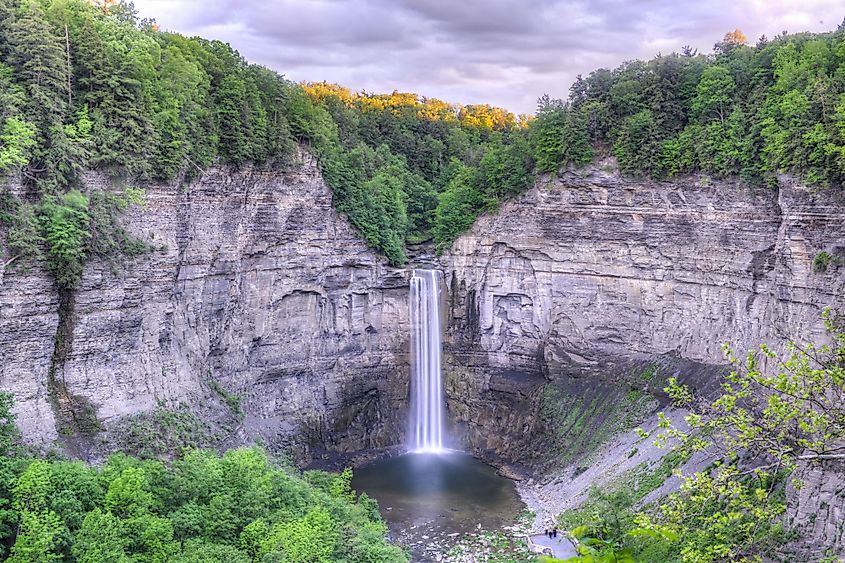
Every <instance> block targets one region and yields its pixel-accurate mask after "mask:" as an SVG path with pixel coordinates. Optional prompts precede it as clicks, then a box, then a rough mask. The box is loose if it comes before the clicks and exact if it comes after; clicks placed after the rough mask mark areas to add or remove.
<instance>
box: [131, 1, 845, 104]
mask: <svg viewBox="0 0 845 563" xmlns="http://www.w3.org/2000/svg"><path fill="white" fill-rule="evenodd" d="M135 6H136V8H137V9H138V12H139V15H140V16H141V17H149V18H155V19H156V20H157V21H158V23H159V24H160V25H161V27H162V29H166V30H171V31H178V32H180V33H183V34H185V35H201V36H203V37H207V38H210V39H220V40H223V41H226V42H228V43H231V45H232V46H233V47H234V48H235V49H237V50H238V51H240V53H241V54H242V55H243V56H245V57H246V58H247V59H248V60H250V61H251V62H256V63H260V64H263V65H266V66H268V67H270V68H273V69H275V70H276V71H278V72H280V73H282V74H284V75H285V76H286V77H287V78H289V79H291V80H295V81H302V80H306V81H321V80H326V81H329V82H337V83H339V84H343V85H344V86H348V87H350V88H352V89H353V90H361V89H364V90H367V91H369V92H391V91H393V90H394V89H396V90H400V91H410V92H417V93H419V94H423V95H426V96H432V97H436V98H440V99H443V100H446V101H449V102H457V103H491V104H494V105H499V106H503V107H506V108H508V109H510V110H511V111H514V112H517V113H522V112H533V110H534V106H535V102H536V100H537V98H538V97H539V96H540V95H542V94H543V93H548V94H550V95H552V96H554V97H566V96H567V94H568V91H569V86H570V85H571V84H572V81H573V80H574V78H575V76H577V75H578V74H579V73H580V74H585V75H586V74H588V73H589V72H590V71H591V70H593V69H595V68H598V67H602V66H605V67H614V66H616V65H618V64H619V63H621V62H622V61H625V60H628V59H633V58H650V57H652V56H654V55H656V54H657V53H659V52H662V53H670V52H672V51H676V50H680V48H681V47H682V46H683V45H690V46H692V47H695V48H697V49H699V50H700V51H703V52H710V51H711V50H712V47H713V44H714V43H715V42H716V41H718V40H719V39H720V38H721V37H722V36H723V35H724V33H725V32H726V31H729V30H732V29H734V28H737V27H738V28H740V29H742V30H743V31H744V32H745V33H746V35H747V36H748V37H749V39H750V40H751V41H752V42H755V41H756V39H757V38H758V37H759V36H760V35H762V34H764V33H765V34H767V35H769V36H770V37H771V36H772V35H776V34H778V33H780V32H781V31H783V30H788V31H789V32H790V33H794V32H798V31H823V30H824V31H826V30H831V29H835V28H836V26H837V25H838V24H839V23H840V22H841V21H842V18H843V16H845V0H793V1H790V0H699V1H696V2H683V1H681V0H637V1H627V2H626V1H621V0H595V1H589V0H586V1H576V0H135Z"/></svg>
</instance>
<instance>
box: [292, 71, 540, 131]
mask: <svg viewBox="0 0 845 563" xmlns="http://www.w3.org/2000/svg"><path fill="white" fill-rule="evenodd" d="M302 87H303V88H304V89H305V91H306V92H307V93H308V95H309V96H310V97H311V99H312V100H314V101H315V102H318V103H326V102H328V101H330V100H332V99H334V100H338V101H340V102H342V103H343V104H345V105H347V106H349V107H357V108H358V109H360V110H361V111H362V112H368V111H390V112H392V113H394V114H400V113H403V112H404V111H405V110H407V109H408V108H414V109H415V110H416V116H417V117H418V118H419V119H423V120H427V121H442V122H446V123H458V124H460V125H461V126H463V127H466V128H474V129H484V130H494V131H506V130H510V129H513V128H515V127H517V126H519V127H524V126H525V124H526V123H527V121H528V119H527V117H524V116H521V117H520V118H519V119H518V118H517V117H516V116H515V115H514V114H513V113H511V112H509V111H508V110H506V109H504V108H500V107H495V106H491V105H488V104H479V105H461V104H450V103H448V102H444V101H443V100H438V99H437V98H428V97H425V96H420V95H419V94H415V93H413V92H399V91H397V90H394V91H393V92H392V93H390V94H375V93H369V92H365V91H361V92H353V91H351V90H350V89H349V88H345V87H343V86H339V85H337V84H329V83H327V82H306V83H303V84H302Z"/></svg>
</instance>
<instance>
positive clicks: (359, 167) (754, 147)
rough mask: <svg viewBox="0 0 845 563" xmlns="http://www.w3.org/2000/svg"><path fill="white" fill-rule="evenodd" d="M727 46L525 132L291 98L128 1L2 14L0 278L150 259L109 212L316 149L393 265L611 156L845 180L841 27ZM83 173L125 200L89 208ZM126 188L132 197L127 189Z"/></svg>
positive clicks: (668, 173) (651, 166)
mask: <svg viewBox="0 0 845 563" xmlns="http://www.w3.org/2000/svg"><path fill="white" fill-rule="evenodd" d="M747 43H748V41H747V39H746V38H745V36H744V35H743V34H742V33H741V32H740V31H738V30H737V31H734V32H730V33H728V34H726V35H725V37H724V38H723V40H722V41H720V42H718V43H717V44H716V45H715V47H714V51H713V53H711V54H702V53H697V52H696V51H694V50H692V49H689V48H684V49H682V51H681V52H680V53H671V54H668V55H658V56H657V57H655V58H653V59H652V60H650V61H630V62H626V63H624V64H622V65H621V66H619V67H618V68H616V69H613V70H609V69H599V70H596V71H594V72H592V73H590V74H589V76H587V77H580V76H579V77H578V79H577V80H576V82H575V83H574V84H573V85H572V87H571V89H570V94H569V96H568V98H567V99H566V100H560V99H555V98H552V97H549V96H547V95H545V96H543V97H541V98H540V100H539V104H538V109H537V113H536V116H520V117H517V116H514V115H513V114H512V113H510V112H508V111H506V110H504V109H501V108H496V107H492V106H488V105H467V106H462V105H455V104H449V103H446V102H443V101H440V100H436V99H433V98H426V97H423V96H420V95H417V94H412V93H400V92H393V93H392V94H370V93H365V92H359V93H355V92H351V91H350V90H348V89H346V88H343V87H340V86H336V85H331V84H326V83H312V84H296V83H293V82H291V81H289V80H286V79H285V78H284V77H283V76H282V75H280V74H279V73H277V72H276V71H273V70H270V69H267V68H264V67H261V66H258V65H254V64H250V63H249V62H248V61H246V60H244V58H243V57H241V56H240V54H239V53H238V52H237V51H236V50H234V49H233V48H232V47H231V46H229V45H228V44H225V43H222V42H220V41H209V40H206V39H202V38H199V37H192V38H187V37H184V36H182V35H179V34H178V33H172V32H165V31H161V30H160V29H159V28H158V26H157V24H156V23H155V22H154V21H150V20H139V19H138V17H137V16H136V13H135V11H134V8H133V6H132V4H131V2H122V1H121V2H109V3H106V4H103V5H97V4H94V3H91V2H89V1H87V0H40V1H35V0H0V100H2V103H0V172H3V173H5V174H6V175H7V177H8V176H12V177H13V176H14V175H17V174H19V175H20V177H21V178H22V179H23V181H24V183H25V184H26V185H27V186H29V189H30V191H31V193H32V194H33V197H30V198H26V201H22V200H20V199H18V198H16V197H14V196H12V195H11V194H10V193H8V192H7V191H6V192H4V193H2V195H0V223H2V227H3V230H4V231H5V232H6V239H7V244H6V246H7V256H6V257H5V259H4V262H13V261H17V262H26V260H27V259H28V258H32V257H36V258H37V257H41V256H43V257H45V258H46V259H47V263H48V265H49V266H50V269H51V271H52V272H53V273H54V276H55V278H56V281H57V283H58V285H59V286H60V287H66V288H72V287H74V286H75V285H76V283H77V282H78V280H79V276H80V273H81V265H82V263H83V262H84V260H85V259H86V258H87V257H89V256H92V255H108V254H120V253H124V254H130V255H131V254H140V253H143V252H144V251H145V250H147V249H146V248H145V246H144V244H143V242H142V241H138V240H136V239H134V238H133V237H131V236H130V235H128V234H127V233H126V232H124V231H123V230H122V229H121V228H120V222H119V215H120V213H121V212H122V210H123V209H125V208H126V207H127V206H128V205H130V204H132V203H133V202H137V201H140V199H141V198H142V195H143V193H142V190H137V187H138V186H143V185H144V183H145V182H150V181H171V182H173V181H176V182H190V181H191V180H192V179H194V178H196V177H197V176H198V175H199V174H201V173H202V171H203V170H204V169H205V168H206V167H208V166H211V165H214V164H228V165H232V166H235V167H241V166H246V165H248V164H249V165H255V166H262V167H275V168H279V169H284V168H285V167H287V166H289V165H290V164H291V163H292V161H293V159H294V155H295V154H296V146H297V144H299V145H305V146H308V147H310V150H311V151H313V152H314V153H315V154H316V155H317V157H318V159H319V162H320V166H321V168H322V171H323V175H324V177H325V179H326V181H327V183H328V184H329V186H330V187H331V188H332V190H333V192H334V204H335V206H336V208H337V209H338V210H340V211H341V212H343V213H345V214H346V215H347V216H348V217H349V219H350V220H351V222H352V223H353V224H354V225H355V227H356V228H357V229H358V230H359V231H360V233H361V234H362V236H363V238H364V239H365V240H366V241H367V242H368V244H370V246H372V247H373V248H375V249H377V250H378V251H379V252H381V253H382V254H384V255H385V256H386V257H387V258H388V259H389V261H390V262H391V263H392V264H394V265H399V264H402V263H404V261H405V247H406V245H407V244H409V243H418V242H423V241H429V240H433V241H434V242H435V244H436V245H437V247H438V248H439V249H444V248H446V247H447V246H448V245H449V244H450V243H451V241H452V240H454V239H455V238H456V237H457V236H458V235H460V234H461V233H462V232H464V231H465V230H466V229H468V228H469V227H470V226H471V225H472V223H473V222H474V220H475V218H476V217H477V216H478V215H480V214H482V213H485V212H491V211H494V210H495V209H496V208H497V206H498V205H499V204H500V203H501V202H502V201H504V200H506V199H508V198H510V197H512V196H513V195H515V194H518V193H520V192H522V191H524V190H526V189H527V188H528V187H530V186H531V185H532V184H533V179H534V177H535V175H537V174H540V173H556V172H557V171H558V170H560V169H561V168H563V167H568V166H576V167H577V166H583V165H586V164H589V163H591V162H594V161H596V160H597V159H601V158H605V157H607V156H610V155H612V156H614V157H615V159H616V162H617V163H618V168H619V170H620V171H621V172H622V173H624V174H628V175H633V176H650V177H654V178H666V177H672V176H675V175H679V174H687V173H703V174H708V175H712V176H714V177H738V178H740V179H741V180H742V181H743V182H744V183H746V184H750V185H761V184H762V185H770V186H774V185H776V183H777V175H778V174H780V173H782V172H790V173H793V174H796V175H798V176H799V177H801V178H802V179H803V180H804V181H806V182H807V183H810V184H814V185H819V186H825V187H831V188H833V189H840V188H841V186H842V182H843V179H844V178H845V30H843V28H842V27H840V28H839V29H838V30H836V31H834V32H830V33H825V34H809V33H802V34H797V35H787V34H783V35H779V36H777V37H775V38H772V39H767V38H765V37H762V38H760V39H759V40H758V41H757V43H756V45H754V46H749V45H748V44H747ZM86 169H100V170H104V171H108V172H109V173H110V174H111V175H112V176H113V178H114V179H115V183H116V184H118V185H123V186H126V187H128V188H132V189H130V190H126V191H125V193H124V196H122V197H120V198H116V197H115V196H112V195H110V194H96V193H81V192H80V191H79V189H80V187H81V184H80V174H81V172H82V171H83V170H86ZM133 190H134V191H133Z"/></svg>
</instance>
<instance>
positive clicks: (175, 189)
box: [0, 154, 409, 460]
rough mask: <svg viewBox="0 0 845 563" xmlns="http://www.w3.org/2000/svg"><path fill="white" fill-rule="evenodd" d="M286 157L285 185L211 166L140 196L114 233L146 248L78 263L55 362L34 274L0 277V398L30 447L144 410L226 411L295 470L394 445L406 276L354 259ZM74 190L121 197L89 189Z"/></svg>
mask: <svg viewBox="0 0 845 563" xmlns="http://www.w3.org/2000/svg"><path fill="white" fill-rule="evenodd" d="M302 159H303V162H302V164H301V165H298V166H295V167H294V168H293V169H292V170H291V171H290V172H287V173H284V174H280V173H278V172H269V171H261V170H255V169H244V170H240V171H235V170H231V169H228V168H215V169H211V170H208V171H207V172H205V173H204V174H203V175H202V177H201V178H200V179H198V180H197V181H195V182H193V183H192V184H191V185H188V186H182V187H180V186H172V185H152V186H147V187H146V205H145V207H144V208H132V209H131V210H130V211H129V215H128V216H127V220H128V229H129V231H130V232H132V233H133V234H135V235H138V236H140V237H141V238H142V239H144V240H145V241H147V242H148V243H149V244H150V245H151V246H152V247H153V248H154V250H153V251H152V252H148V253H145V254H143V255H141V256H138V257H136V258H131V259H124V258H121V259H118V260H115V261H112V262H109V261H91V262H89V263H88V264H87V265H86V267H85V271H84V275H83V279H82V283H81V285H80V287H79V289H78V290H77V291H76V292H74V295H73V304H72V305H73V306H72V308H70V310H69V311H67V314H68V315H70V316H69V317H62V318H63V319H64V320H65V321H67V323H68V325H67V326H69V338H64V339H61V338H60V339H59V340H63V343H62V345H61V346H64V347H65V348H64V349H63V353H62V354H59V355H60V356H62V357H61V361H60V362H57V361H56V359H57V354H56V342H57V338H56V336H57V327H58V326H59V321H60V315H59V310H60V307H59V296H58V293H57V291H56V290H55V288H54V287H53V285H52V282H51V280H50V277H49V276H48V275H47V273H46V272H45V271H44V269H43V267H42V266H41V265H39V264H30V265H29V266H28V268H12V269H9V270H7V271H6V272H5V276H4V281H3V284H2V286H0V356H2V362H0V388H2V389H4V390H9V391H12V392H13V393H14V394H15V396H16V400H17V405H16V408H15V410H16V412H17V414H18V422H19V425H20V426H21V428H22V430H23V433H24V435H25V436H26V437H27V439H28V440H30V441H33V442H39V443H51V442H53V441H55V440H56V439H57V438H58V437H59V436H58V432H59V429H60V428H62V421H61V420H57V417H58V418H62V417H63V416H65V415H66V414H67V413H63V410H66V409H67V408H71V409H73V408H76V409H77V410H78V409H79V407H80V405H82V406H84V407H85V408H88V409H89V410H93V414H94V416H96V419H97V420H98V421H99V422H100V423H101V424H103V425H104V426H105V428H106V429H108V427H109V425H110V424H111V423H113V422H115V421H116V420H118V419H120V418H121V417H125V416H127V415H132V414H134V413H138V412H142V411H147V410H151V409H153V408H155V407H156V405H157V404H159V403H162V404H165V405H168V406H176V405H178V404H181V403H186V404H188V405H190V406H191V408H192V409H193V410H194V411H196V412H199V413H201V414H203V415H204V416H207V417H209V418H215V417H217V418H220V417H223V418H225V417H226V412H225V411H226V410H227V409H228V408H229V407H230V406H231V405H232V404H233V403H232V401H231V400H232V399H233V398H234V399H235V400H237V399H239V400H240V403H241V408H242V410H243V416H242V417H241V416H233V417H231V418H234V419H236V420H235V424H234V425H235V426H236V428H235V430H234V431H233V432H232V434H231V435H230V436H229V439H230V440H232V441H234V442H238V441H246V440H252V439H254V438H257V437H258V438H261V439H263V440H264V441H265V442H266V443H268V444H270V445H272V446H276V447H280V448H287V449H289V450H291V451H292V453H294V455H295V456H297V457H298V458H299V459H305V460H307V459H309V458H311V457H313V456H314V455H318V454H319V453H320V451H321V450H329V451H354V450H357V449H363V448H369V447H376V446H385V445H390V444H393V443H396V442H397V441H401V439H402V435H403V433H404V430H405V422H404V421H405V412H406V410H407V405H406V402H407V347H408V343H407V338H408V337H407V335H408V334H409V329H408V314H407V309H408V307H407V280H406V274H405V272H404V271H402V270H394V269H391V268H389V267H387V265H386V262H385V261H384V260H383V259H382V258H380V257H378V256H376V255H375V254H374V253H373V252H372V251H371V250H369V249H368V248H367V247H366V245H365V244H364V242H362V241H361V240H360V239H359V237H358V236H357V235H356V233H355V231H354V230H353V229H352V228H351V227H350V225H349V224H348V222H347V221H346V220H345V219H344V218H343V217H341V216H340V215H339V214H338V213H337V212H336V211H335V210H334V209H333V208H332V205H331V192H330V190H329V188H328V187H327V186H326V185H325V183H324V182H323V180H322V179H321V177H320V175H319V171H318V168H317V166H316V163H315V162H314V161H313V160H312V159H310V157H309V156H308V155H306V154H303V155H302ZM85 184H86V186H87V187H88V188H94V187H98V188H105V189H113V190H114V189H116V190H119V189H120V188H118V187H113V186H112V185H111V183H110V182H109V181H108V179H107V178H105V177H103V176H99V175H95V174H91V175H89V176H88V177H87V178H86V181H85ZM51 369H52V370H54V371H55V374H52V376H51ZM57 386H58V387H59V391H60V392H59V393H57ZM57 395H58V402H57ZM68 397H70V398H76V399H78V400H77V401H76V402H73V401H71V404H68ZM227 397H228V398H229V399H230V401H229V402H228V403H227V401H226V398H227ZM89 414H90V413H89ZM230 414H232V413H230Z"/></svg>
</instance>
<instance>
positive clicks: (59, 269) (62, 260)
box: [38, 190, 90, 289]
mask: <svg viewBox="0 0 845 563" xmlns="http://www.w3.org/2000/svg"><path fill="white" fill-rule="evenodd" d="M38 211H39V216H40V221H41V224H42V229H43V232H44V240H45V241H46V243H47V260H48V267H49V269H50V271H51V273H52V274H53V276H54V278H55V280H56V283H57V284H58V285H59V287H63V288H69V289H73V288H75V287H76V286H77V285H78V284H79V281H80V280H81V278H82V265H83V262H84V260H85V252H86V250H85V249H86V244H87V241H88V237H89V231H88V223H89V219H90V218H89V216H88V198H86V197H85V196H84V195H82V194H81V193H80V192H78V191H75V190H74V191H70V192H68V193H66V194H64V195H63V196H62V197H61V198H58V197H55V196H47V197H45V198H44V200H43V201H42V202H41V205H40V206H39V210H38Z"/></svg>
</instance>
